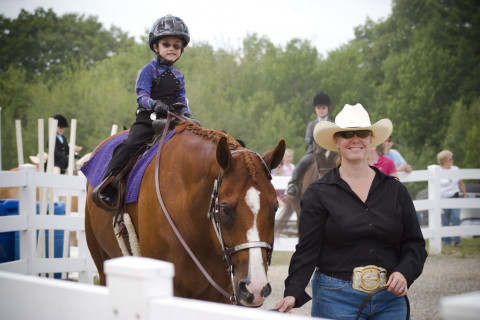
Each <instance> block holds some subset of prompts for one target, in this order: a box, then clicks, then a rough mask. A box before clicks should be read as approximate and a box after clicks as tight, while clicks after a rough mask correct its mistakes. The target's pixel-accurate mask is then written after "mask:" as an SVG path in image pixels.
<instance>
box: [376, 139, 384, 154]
mask: <svg viewBox="0 0 480 320" xmlns="http://www.w3.org/2000/svg"><path fill="white" fill-rule="evenodd" d="M376 150H377V153H378V154H385V142H382V143H380V144H379V145H378V146H377V149H376Z"/></svg>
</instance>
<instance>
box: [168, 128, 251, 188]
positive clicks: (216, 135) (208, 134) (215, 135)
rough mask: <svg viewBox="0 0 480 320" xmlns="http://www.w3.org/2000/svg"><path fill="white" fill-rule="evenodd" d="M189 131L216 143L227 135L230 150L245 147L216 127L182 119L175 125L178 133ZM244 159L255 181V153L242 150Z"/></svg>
mask: <svg viewBox="0 0 480 320" xmlns="http://www.w3.org/2000/svg"><path fill="white" fill-rule="evenodd" d="M185 130H186V131H188V132H190V133H192V134H194V135H196V136H199V137H202V138H203V139H205V140H209V141H211V142H213V143H214V144H217V143H218V141H219V140H220V138H222V137H225V138H226V139H227V143H228V147H229V149H230V150H232V151H233V150H237V149H241V148H243V147H242V146H241V145H240V143H238V141H237V140H235V138H233V137H232V136H231V135H229V134H226V133H224V132H222V131H219V130H214V129H206V128H202V127H200V126H197V125H195V124H193V123H192V122H190V121H182V122H180V123H179V124H178V125H177V126H176V127H175V132H176V133H182V132H183V131H185ZM242 153H243V159H244V161H245V165H246V167H247V169H248V172H249V173H250V177H251V178H252V180H253V181H256V180H257V178H256V171H255V163H254V158H253V157H254V154H253V153H251V152H242Z"/></svg>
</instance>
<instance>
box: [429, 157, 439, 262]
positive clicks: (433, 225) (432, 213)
mask: <svg viewBox="0 0 480 320" xmlns="http://www.w3.org/2000/svg"><path fill="white" fill-rule="evenodd" d="M428 171H429V173H430V175H429V178H428V199H432V200H433V208H431V209H430V210H428V227H429V228H430V229H432V232H433V237H432V238H430V240H429V246H428V249H429V252H430V253H431V254H440V253H442V236H441V229H442V208H441V205H440V201H441V197H440V178H439V172H440V168H439V167H438V166H437V165H431V166H428Z"/></svg>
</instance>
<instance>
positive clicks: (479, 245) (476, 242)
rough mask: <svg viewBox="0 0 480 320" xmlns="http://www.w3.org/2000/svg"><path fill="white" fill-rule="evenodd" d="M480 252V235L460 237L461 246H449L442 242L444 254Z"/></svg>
mask: <svg viewBox="0 0 480 320" xmlns="http://www.w3.org/2000/svg"><path fill="white" fill-rule="evenodd" d="M478 253H480V237H476V238H460V246H459V247H454V246H450V247H447V246H446V245H445V244H442V254H460V255H468V254H478Z"/></svg>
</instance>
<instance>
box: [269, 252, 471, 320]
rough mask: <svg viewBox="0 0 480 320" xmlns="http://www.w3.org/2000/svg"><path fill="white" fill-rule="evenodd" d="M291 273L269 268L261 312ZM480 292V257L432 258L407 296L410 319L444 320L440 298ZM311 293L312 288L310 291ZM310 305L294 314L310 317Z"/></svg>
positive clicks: (285, 268) (278, 267)
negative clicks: (269, 288) (267, 290)
mask: <svg viewBox="0 0 480 320" xmlns="http://www.w3.org/2000/svg"><path fill="white" fill-rule="evenodd" d="M287 273H288V265H274V266H272V267H270V270H269V273H268V277H269V280H270V283H271V285H272V290H273V292H272V294H271V295H270V296H269V297H268V298H267V300H266V303H265V304H264V305H263V307H262V309H267V310H268V309H271V308H273V306H275V304H276V303H277V302H278V301H279V300H280V299H281V298H282V296H283V289H284V287H283V281H284V279H285V277H286V276H287ZM472 291H480V254H469V255H462V254H451V255H435V256H429V257H428V259H427V262H426V264H425V268H424V271H423V274H422V275H421V276H420V278H418V279H417V280H416V281H415V282H414V283H413V285H412V286H411V287H410V290H409V293H408V297H409V300H410V306H411V318H412V319H414V320H430V319H441V317H440V299H441V298H442V297H445V296H451V295H457V294H460V293H466V292H472ZM307 292H309V294H311V288H310V287H308V288H307ZM310 308H311V303H307V304H305V305H304V306H303V307H301V308H299V309H294V311H293V312H292V313H293V314H297V315H304V316H308V317H310Z"/></svg>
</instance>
